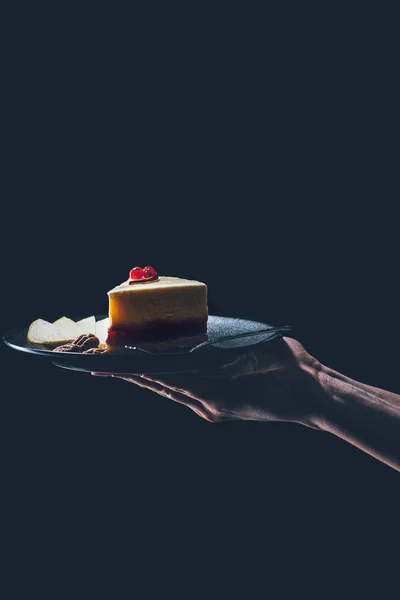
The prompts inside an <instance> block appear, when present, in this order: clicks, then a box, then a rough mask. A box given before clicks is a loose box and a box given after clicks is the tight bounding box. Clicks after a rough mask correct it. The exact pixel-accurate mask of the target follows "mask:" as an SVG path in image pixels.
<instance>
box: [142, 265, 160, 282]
mask: <svg viewBox="0 0 400 600" xmlns="http://www.w3.org/2000/svg"><path fill="white" fill-rule="evenodd" d="M143 273H144V276H145V277H146V279H148V278H149V277H155V276H156V275H157V271H156V270H155V269H154V268H153V267H145V268H144V269H143Z"/></svg>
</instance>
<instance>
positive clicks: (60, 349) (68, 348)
mask: <svg viewBox="0 0 400 600" xmlns="http://www.w3.org/2000/svg"><path fill="white" fill-rule="evenodd" d="M53 352H80V349H79V348H78V347H77V346H75V344H64V345H63V346H57V348H54V350H53Z"/></svg>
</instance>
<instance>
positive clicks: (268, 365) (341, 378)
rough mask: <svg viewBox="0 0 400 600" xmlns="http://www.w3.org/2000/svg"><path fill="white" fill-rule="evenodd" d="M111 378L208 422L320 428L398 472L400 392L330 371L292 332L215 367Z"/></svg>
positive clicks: (399, 465)
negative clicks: (151, 393) (291, 336)
mask: <svg viewBox="0 0 400 600" xmlns="http://www.w3.org/2000/svg"><path fill="white" fill-rule="evenodd" d="M93 375H104V374H100V373H93ZM112 377H116V378H119V379H123V380H125V381H128V382H130V383H134V384H135V385H138V386H140V387H143V388H147V389H149V390H151V391H153V392H155V393H156V394H159V395H160V396H164V397H166V398H168V399H170V400H173V401H174V402H178V403H179V404H182V405H184V406H186V407H188V408H190V409H191V410H193V411H194V412H195V413H196V414H197V415H198V416H199V417H201V418H203V419H205V420H207V421H209V422H210V423H219V422H222V421H232V420H239V421H240V420H241V421H266V422H267V421H282V422H291V423H297V424H299V425H303V426H306V427H311V428H313V429H317V430H320V431H325V432H328V433H331V434H333V435H335V436H337V437H339V438H341V439H342V440H345V441H347V442H349V443H350V444H353V445H354V446H356V447H357V448H359V449H360V450H362V451H364V452H366V453H368V454H370V455H371V456H373V457H375V458H376V459H378V460H380V461H382V462H383V463H385V464H386V465H388V466H390V467H392V468H393V469H396V470H397V471H400V395H397V394H394V393H392V392H389V391H386V390H382V389H379V388H375V387H372V386H370V385H366V384H364V383H361V382H359V381H355V380H353V379H350V378H349V377H347V376H345V375H343V374H342V373H338V372H337V371H334V370H333V369H331V368H329V367H327V366H325V365H323V364H321V363H320V362H319V361H318V360H317V359H316V358H314V357H313V356H311V355H310V354H309V353H308V352H307V351H306V350H305V349H304V347H303V346H302V344H300V342H298V341H297V340H294V339H292V338H288V337H284V338H283V339H282V340H279V341H275V342H272V343H269V344H264V347H262V346H261V347H259V348H258V349H254V350H252V351H251V352H250V353H246V354H243V355H241V356H239V357H238V358H237V359H235V360H234V361H233V362H232V363H230V364H228V365H225V366H223V367H219V368H216V369H212V370H207V371H196V372H191V373H182V374H173V375H145V374H141V375H137V374H135V375H129V376H125V375H124V376H122V375H121V376H119V375H112Z"/></svg>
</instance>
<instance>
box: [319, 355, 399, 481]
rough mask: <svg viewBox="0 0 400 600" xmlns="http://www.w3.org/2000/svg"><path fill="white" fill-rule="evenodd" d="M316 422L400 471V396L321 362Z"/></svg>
mask: <svg viewBox="0 0 400 600" xmlns="http://www.w3.org/2000/svg"><path fill="white" fill-rule="evenodd" d="M314 380H315V381H317V382H318V384H319V386H318V387H319V390H320V393H319V394H318V408H317V410H316V416H315V420H314V423H315V425H316V426H317V427H318V428H319V429H321V430H324V431H327V432H329V433H332V434H334V435H336V436H338V437H340V438H341V439H343V440H346V441H347V442H349V443H351V444H353V445H354V446H357V447H358V448H360V449H361V450H363V451H364V452H367V453H368V454H370V455H372V456H374V457H375V458H377V459H378V460H381V461H382V462H384V463H386V464H387V465H389V466H391V467H393V468H394V469H397V470H398V471H400V396H399V395H397V394H393V393H392V392H388V391H385V390H381V389H378V388H374V387H372V386H369V385H365V384H363V383H360V382H358V381H354V380H353V379H350V378H349V377H346V376H345V375H342V374H341V373H338V372H336V371H334V370H333V369H330V368H328V367H325V366H321V368H320V369H318V371H316V372H315V373H314Z"/></svg>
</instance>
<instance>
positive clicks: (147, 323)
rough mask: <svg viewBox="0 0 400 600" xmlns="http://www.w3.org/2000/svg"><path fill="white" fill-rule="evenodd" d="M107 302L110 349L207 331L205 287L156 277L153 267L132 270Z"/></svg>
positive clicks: (197, 283)
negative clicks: (138, 342)
mask: <svg viewBox="0 0 400 600" xmlns="http://www.w3.org/2000/svg"><path fill="white" fill-rule="evenodd" d="M108 298H109V330H108V337H107V342H106V343H107V346H108V347H109V348H110V349H112V348H113V347H117V346H121V345H126V344H128V345H132V344H134V343H135V342H137V341H143V340H144V341H154V340H163V339H166V338H169V339H170V338H171V337H181V336H191V335H196V334H201V333H205V332H206V330H207V319H208V305H207V286H206V284H205V283H202V282H200V281H192V280H190V279H181V278H179V277H164V276H158V275H157V273H156V271H155V270H154V269H153V267H145V268H144V269H142V268H140V267H135V268H134V269H131V271H130V273H129V279H127V281H124V282H123V283H121V284H120V285H118V286H116V287H115V288H113V289H112V290H110V291H109V292H108Z"/></svg>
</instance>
